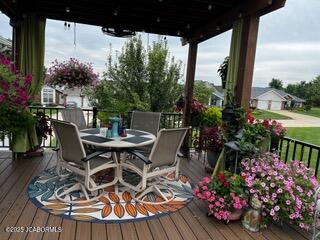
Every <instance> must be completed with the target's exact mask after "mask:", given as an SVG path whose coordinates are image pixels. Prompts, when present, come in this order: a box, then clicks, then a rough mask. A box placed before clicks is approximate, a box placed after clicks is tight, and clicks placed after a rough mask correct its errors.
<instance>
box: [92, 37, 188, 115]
mask: <svg viewBox="0 0 320 240" xmlns="http://www.w3.org/2000/svg"><path fill="white" fill-rule="evenodd" d="M180 70H181V63H180V62H177V61H175V59H174V58H173V57H172V58H170V56H169V50H168V47H167V42H166V41H165V40H162V39H159V41H158V42H154V43H153V44H152V46H151V47H150V49H148V53H146V50H145V48H144V46H143V44H142V40H141V36H138V37H133V38H130V39H129V40H128V41H127V42H126V43H125V45H124V47H123V48H122V51H121V53H120V54H119V55H117V56H116V58H115V59H113V58H112V54H111V51H110V55H109V57H108V63H107V71H106V72H105V73H104V79H103V80H102V81H101V83H100V85H99V86H97V87H96V88H95V89H91V90H88V91H87V95H88V96H89V101H90V102H91V104H92V105H93V106H97V107H99V108H102V109H107V110H113V111H118V112H125V111H129V110H142V111H159V112H160V111H168V110H170V109H171V108H172V106H173V105H174V102H175V100H176V99H177V98H178V97H179V96H180V95H181V92H182V89H183V86H182V85H181V84H179V83H178V81H179V80H180V77H181V76H180Z"/></svg>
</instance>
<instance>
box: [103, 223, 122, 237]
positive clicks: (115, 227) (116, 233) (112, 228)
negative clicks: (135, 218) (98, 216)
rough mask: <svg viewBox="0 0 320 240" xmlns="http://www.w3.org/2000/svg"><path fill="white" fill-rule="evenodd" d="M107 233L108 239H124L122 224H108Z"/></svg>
mask: <svg viewBox="0 0 320 240" xmlns="http://www.w3.org/2000/svg"><path fill="white" fill-rule="evenodd" d="M107 235H108V239H117V240H121V239H122V233H121V227H120V224H116V223H110V224H107Z"/></svg>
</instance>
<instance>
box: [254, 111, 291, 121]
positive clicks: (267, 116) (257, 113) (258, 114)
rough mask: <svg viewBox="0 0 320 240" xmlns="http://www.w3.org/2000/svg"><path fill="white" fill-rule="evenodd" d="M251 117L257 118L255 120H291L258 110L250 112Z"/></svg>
mask: <svg viewBox="0 0 320 240" xmlns="http://www.w3.org/2000/svg"><path fill="white" fill-rule="evenodd" d="M252 115H253V116H254V117H255V118H257V119H275V120H279V119H291V118H290V117H287V116H284V115H281V114H278V113H273V112H269V111H265V110H260V109H256V110H255V111H253V112H252Z"/></svg>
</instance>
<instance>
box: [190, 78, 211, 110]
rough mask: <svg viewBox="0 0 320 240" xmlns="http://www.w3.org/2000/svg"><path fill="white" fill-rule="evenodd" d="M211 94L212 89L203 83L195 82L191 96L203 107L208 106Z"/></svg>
mask: <svg viewBox="0 0 320 240" xmlns="http://www.w3.org/2000/svg"><path fill="white" fill-rule="evenodd" d="M212 93H213V88H212V87H211V86H208V84H206V83H205V82H202V81H196V82H195V83H194V90H193V96H194V97H196V98H197V99H198V101H199V102H201V103H203V104H205V105H206V104H208V103H209V100H210V97H211V96H212Z"/></svg>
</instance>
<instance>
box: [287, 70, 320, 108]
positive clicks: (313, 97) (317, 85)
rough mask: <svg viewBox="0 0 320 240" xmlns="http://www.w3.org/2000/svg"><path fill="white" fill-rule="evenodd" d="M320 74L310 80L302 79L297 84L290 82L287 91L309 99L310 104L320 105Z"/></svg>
mask: <svg viewBox="0 0 320 240" xmlns="http://www.w3.org/2000/svg"><path fill="white" fill-rule="evenodd" d="M319 89H320V75H319V76H317V77H316V78H315V79H313V80H312V81H310V82H306V81H301V82H300V83H296V84H288V86H287V88H286V92H287V93H290V94H292V95H295V96H297V97H300V98H302V99H305V100H307V102H308V104H311V105H313V106H320V95H319Z"/></svg>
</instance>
